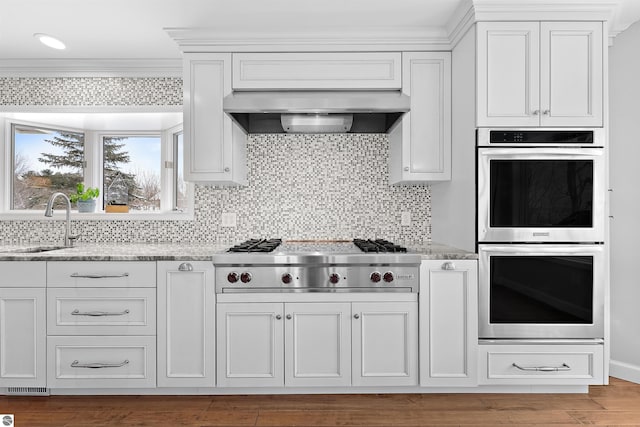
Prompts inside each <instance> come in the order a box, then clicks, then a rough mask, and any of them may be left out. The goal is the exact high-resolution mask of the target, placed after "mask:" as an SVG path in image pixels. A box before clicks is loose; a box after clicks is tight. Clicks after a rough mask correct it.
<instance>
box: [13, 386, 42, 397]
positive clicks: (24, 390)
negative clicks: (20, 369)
mask: <svg viewBox="0 0 640 427" xmlns="http://www.w3.org/2000/svg"><path fill="white" fill-rule="evenodd" d="M7 396H49V389H48V388H46V387H8V388H7Z"/></svg>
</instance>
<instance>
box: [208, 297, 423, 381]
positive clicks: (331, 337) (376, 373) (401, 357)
mask: <svg viewBox="0 0 640 427" xmlns="http://www.w3.org/2000/svg"><path fill="white" fill-rule="evenodd" d="M246 297H248V295H247V294H244V295H243V296H242V298H241V299H243V300H246V299H247V298H246ZM228 299H229V300H233V299H234V297H229V298H228ZM235 299H236V300H237V299H238V298H237V297H235ZM260 299H269V300H270V301H263V302H258V300H260ZM283 299H287V302H281V301H282V300H283ZM412 299H413V301H412ZM319 300H321V301H322V302H318V301H319ZM254 301H255V302H225V303H218V311H217V331H218V333H217V340H218V343H217V350H218V351H217V353H218V358H217V367H218V373H217V375H218V386H219V387H283V386H284V387H307V386H315V387H317V386H321V387H348V386H414V385H417V383H418V360H417V359H418V357H417V355H418V345H417V344H418V307H417V301H416V298H415V294H414V295H412V296H411V295H409V296H406V295H404V296H400V297H398V296H393V295H390V296H380V295H373V296H371V295H367V294H361V295H357V296H349V297H346V296H340V295H335V294H334V295H320V294H306V295H301V296H291V295H287V296H286V298H283V297H282V296H280V301H276V300H275V299H274V297H273V296H266V297H264V298H261V297H259V296H255V297H254Z"/></svg>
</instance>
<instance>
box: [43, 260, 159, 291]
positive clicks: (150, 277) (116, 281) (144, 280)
mask: <svg viewBox="0 0 640 427" xmlns="http://www.w3.org/2000/svg"><path fill="white" fill-rule="evenodd" d="M47 286H48V287H54V288H109V287H112V288H128V287H133V288H150V287H155V286H156V263H155V262H152V261H148V262H147V261H60V262H49V263H48V264H47Z"/></svg>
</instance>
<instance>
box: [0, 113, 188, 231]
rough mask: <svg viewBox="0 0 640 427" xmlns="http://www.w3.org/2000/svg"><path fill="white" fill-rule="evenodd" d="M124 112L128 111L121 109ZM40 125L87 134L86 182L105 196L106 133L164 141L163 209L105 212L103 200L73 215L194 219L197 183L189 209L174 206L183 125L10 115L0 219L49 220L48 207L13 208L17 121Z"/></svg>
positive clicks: (2, 122)
mask: <svg viewBox="0 0 640 427" xmlns="http://www.w3.org/2000/svg"><path fill="white" fill-rule="evenodd" d="M119 113H121V114H127V112H124V111H120V112H119ZM14 124H15V125H18V126H31V127H40V128H46V129H52V130H61V131H69V132H78V133H83V134H84V159H85V165H84V169H83V176H84V183H85V185H86V186H91V187H98V188H100V193H101V197H102V191H103V190H102V189H103V178H102V167H103V164H102V158H103V153H102V138H101V137H102V136H120V135H121V136H148V135H152V136H159V137H160V143H161V160H160V161H161V164H160V171H161V172H160V174H161V176H160V180H161V183H160V185H161V199H160V211H158V212H135V211H134V212H129V213H117V214H114V213H109V214H107V213H106V212H104V209H103V208H102V203H98V204H97V205H96V212H94V213H78V212H77V211H76V210H72V213H73V217H74V218H76V219H83V220H84V219H90V220H94V219H96V220H192V219H193V218H194V184H193V183H191V182H188V183H187V187H188V199H187V209H185V210H183V211H177V210H174V206H173V204H172V202H171V201H172V200H173V198H174V187H175V185H176V182H175V181H173V183H172V179H173V178H172V177H173V176H174V168H173V166H174V165H175V162H174V156H175V154H174V145H173V135H174V134H175V133H178V132H182V130H183V125H182V124H180V125H177V126H173V127H170V128H167V129H162V130H154V131H139V130H135V131H129V130H120V129H115V130H109V131H106V130H90V129H81V128H76V127H67V126H58V125H53V124H51V123H40V122H34V121H26V120H20V119H14V118H10V117H0V146H1V149H0V156H1V157H3V158H2V159H1V160H2V161H0V180H1V185H0V193H1V194H0V219H7V220H10V219H38V220H46V219H47V218H45V217H44V211H42V212H40V211H38V210H19V209H11V205H12V203H11V198H12V196H13V193H12V191H13V188H12V187H13V185H12V179H11V178H12V173H13V166H14V165H13V163H14V155H15V153H14V141H13V132H12V130H13V125H14ZM64 214H65V213H64V211H62V210H60V209H58V210H56V211H55V212H54V216H55V217H59V216H62V215H64Z"/></svg>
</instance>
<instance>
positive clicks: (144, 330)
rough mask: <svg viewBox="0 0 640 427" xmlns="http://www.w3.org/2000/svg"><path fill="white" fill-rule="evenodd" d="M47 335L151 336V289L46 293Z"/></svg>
mask: <svg viewBox="0 0 640 427" xmlns="http://www.w3.org/2000/svg"><path fill="white" fill-rule="evenodd" d="M47 317H48V318H47V333H48V334H49V335H155V333H156V292H155V289H153V288H125V289H121V288H105V289H95V288H94V289H75V288H51V289H48V290H47Z"/></svg>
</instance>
